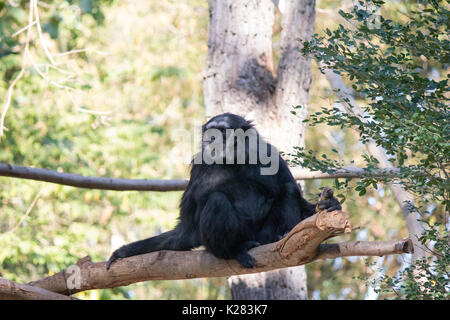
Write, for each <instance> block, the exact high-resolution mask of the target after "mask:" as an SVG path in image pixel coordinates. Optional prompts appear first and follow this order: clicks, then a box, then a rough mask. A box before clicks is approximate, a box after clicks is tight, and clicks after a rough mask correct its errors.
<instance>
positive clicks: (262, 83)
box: [203, 0, 315, 299]
mask: <svg viewBox="0 0 450 320" xmlns="http://www.w3.org/2000/svg"><path fill="white" fill-rule="evenodd" d="M314 5H315V1H314V0H286V1H283V2H280V5H279V8H280V11H281V13H282V21H281V26H282V33H281V52H280V61H279V65H278V70H277V74H276V75H275V74H274V66H273V57H272V27H273V24H274V13H275V7H274V4H273V3H272V1H270V0H210V2H209V10H210V26H209V40H208V57H207V62H206V68H205V75H204V83H203V88H204V97H205V105H206V116H207V118H210V117H212V116H214V115H217V114H220V113H223V112H232V113H235V114H238V115H241V116H244V117H245V118H246V119H248V120H252V121H253V122H254V123H255V125H256V128H257V129H258V131H259V132H260V134H262V136H264V137H265V138H266V139H267V140H268V141H269V142H270V143H272V144H273V145H275V146H276V147H277V148H278V149H279V150H280V151H283V152H291V151H292V150H293V147H295V146H300V147H302V146H304V145H305V141H304V133H305V125H304V123H303V122H302V120H303V119H304V118H305V117H306V113H307V108H306V106H307V103H308V91H309V85H310V83H311V73H310V61H309V59H307V58H305V57H304V56H303V55H302V54H301V52H300V48H301V40H309V39H311V37H312V35H313V32H314V18H315V12H314ZM296 105H302V106H303V108H301V109H300V112H299V113H298V114H297V116H294V115H292V114H291V112H290V111H291V107H292V106H296ZM276 128H279V129H278V130H277V129H276ZM229 284H230V287H231V293H232V297H233V298H234V299H307V290H306V273H305V269H304V266H301V267H294V268H287V269H282V270H275V271H271V272H266V273H261V274H255V275H250V276H248V275H247V276H234V277H231V278H230V279H229Z"/></svg>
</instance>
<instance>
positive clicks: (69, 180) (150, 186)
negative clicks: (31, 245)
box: [0, 163, 399, 191]
mask: <svg viewBox="0 0 450 320" xmlns="http://www.w3.org/2000/svg"><path fill="white" fill-rule="evenodd" d="M291 170H292V174H293V175H294V178H295V179H296V180H310V179H335V178H359V177H362V176H394V175H396V174H398V172H399V171H398V169H396V168H389V169H379V170H377V171H371V172H369V171H367V170H365V169H363V168H355V167H345V168H342V169H339V170H337V171H335V172H334V173H332V174H329V173H323V172H320V171H310V170H308V169H303V168H298V167H297V168H292V169H291ZM0 176H6V177H12V178H21V179H30V180H37V181H45V182H51V183H57V184H62V185H66V186H72V187H78V188H88V189H102V190H116V191H132V190H135V191H181V190H184V189H185V188H186V186H187V184H188V180H186V179H178V180H177V179H174V180H156V179H121V178H107V177H88V176H82V175H78V174H73V173H65V172H58V171H54V170H49V169H42V168H31V167H23V166H16V165H12V164H7V163H0Z"/></svg>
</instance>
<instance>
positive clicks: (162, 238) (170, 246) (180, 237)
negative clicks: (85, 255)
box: [106, 226, 199, 270]
mask: <svg viewBox="0 0 450 320" xmlns="http://www.w3.org/2000/svg"><path fill="white" fill-rule="evenodd" d="M196 246H199V244H198V242H197V241H195V238H194V235H193V234H183V233H182V230H181V229H180V228H179V227H178V226H177V228H175V229H174V230H171V231H168V232H164V233H162V234H160V235H157V236H155V237H151V238H148V239H144V240H140V241H136V242H132V243H130V244H127V245H125V246H123V247H121V248H119V249H117V250H116V251H114V253H113V254H112V255H111V257H110V258H109V260H108V262H107V263H106V269H107V270H109V268H110V267H111V264H112V263H113V262H114V261H116V260H117V259H119V258H126V257H131V256H137V255H139V254H144V253H149V252H154V251H159V250H179V251H186V250H190V249H192V248H194V247H196Z"/></svg>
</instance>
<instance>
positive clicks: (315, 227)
mask: <svg viewBox="0 0 450 320" xmlns="http://www.w3.org/2000/svg"><path fill="white" fill-rule="evenodd" d="M350 230H351V227H350V223H349V218H348V215H347V214H346V213H345V212H342V211H333V212H326V211H321V212H319V213H317V214H315V215H314V216H312V217H309V218H307V219H305V220H303V221H302V222H300V223H299V224H298V225H297V226H296V227H294V228H293V229H292V230H291V231H290V232H289V233H288V234H287V235H286V236H285V237H284V238H283V239H281V240H280V241H278V242H274V243H270V244H267V245H263V246H259V247H256V248H253V249H252V250H250V254H251V255H252V256H253V257H254V258H255V260H256V266H255V267H254V268H252V269H247V268H243V267H242V266H240V265H239V264H238V263H237V262H236V261H235V260H223V259H218V258H215V257H214V256H213V255H211V254H210V253H208V252H206V251H203V250H194V251H167V250H164V251H157V252H152V253H147V254H143V255H139V256H134V257H129V258H125V259H120V260H118V261H116V262H115V263H114V264H113V265H112V266H111V269H110V270H109V271H107V270H106V262H98V263H94V262H92V261H91V260H90V258H89V257H86V258H83V259H81V260H80V261H79V262H78V263H77V265H76V268H77V269H78V275H79V279H78V280H79V286H78V287H76V288H72V289H71V291H70V293H75V292H80V291H85V290H91V289H103V288H114V287H119V286H126V285H129V284H131V283H136V282H141V281H148V280H175V279H192V278H203V277H225V276H230V275H238V274H248V273H257V272H263V271H268V270H273V269H279V268H286V267H291V266H297V265H302V264H306V263H308V262H311V261H314V260H317V259H326V258H335V257H338V256H353V255H377V256H378V255H387V254H396V253H405V252H410V246H409V245H408V243H409V240H399V241H387V242H360V241H358V242H347V243H343V244H335V245H330V244H327V245H320V243H321V242H322V241H324V240H325V239H328V238H330V237H333V236H336V235H339V234H342V233H348V232H350ZM69 268H72V269H73V268H74V266H71V267H69ZM66 270H67V269H66ZM66 279H67V280H69V278H68V277H67V272H66V271H65V270H63V271H61V272H59V273H57V274H55V275H53V276H50V277H47V278H44V279H41V280H37V281H34V282H31V283H29V285H32V286H36V287H40V288H44V289H46V290H50V291H53V292H57V293H61V294H68V293H69V291H68V289H67V287H68V285H67V284H68V282H66ZM71 287H73V286H71Z"/></svg>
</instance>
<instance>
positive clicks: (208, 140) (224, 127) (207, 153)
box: [202, 113, 258, 164]
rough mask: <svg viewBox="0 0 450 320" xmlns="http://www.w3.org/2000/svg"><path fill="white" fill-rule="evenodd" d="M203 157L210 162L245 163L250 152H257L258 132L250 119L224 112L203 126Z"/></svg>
mask: <svg viewBox="0 0 450 320" xmlns="http://www.w3.org/2000/svg"><path fill="white" fill-rule="evenodd" d="M202 136H203V137H202V150H203V157H210V158H211V160H209V161H208V160H207V159H206V158H204V160H205V162H206V163H208V164H211V163H218V164H223V163H225V160H226V163H227V164H229V163H231V162H233V163H239V162H240V163H243V161H244V159H248V158H249V156H248V155H249V153H250V152H252V150H253V149H254V150H253V151H254V152H256V150H257V143H258V139H257V137H258V133H257V132H256V129H254V128H253V125H252V124H251V122H250V121H247V120H245V119H244V118H242V117H240V116H238V115H235V114H232V113H224V114H221V115H218V116H215V117H213V118H211V119H210V120H209V121H208V122H207V123H205V124H204V125H203V127H202Z"/></svg>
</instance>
